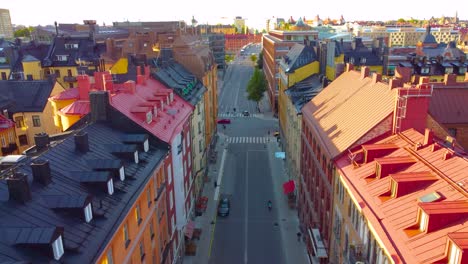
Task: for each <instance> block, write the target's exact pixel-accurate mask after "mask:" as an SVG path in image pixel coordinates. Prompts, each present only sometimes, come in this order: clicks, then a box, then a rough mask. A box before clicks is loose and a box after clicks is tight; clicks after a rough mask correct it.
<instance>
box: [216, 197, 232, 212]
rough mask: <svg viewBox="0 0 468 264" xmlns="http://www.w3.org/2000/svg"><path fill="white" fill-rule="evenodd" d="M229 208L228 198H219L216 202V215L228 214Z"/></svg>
mask: <svg viewBox="0 0 468 264" xmlns="http://www.w3.org/2000/svg"><path fill="white" fill-rule="evenodd" d="M230 208H231V202H230V201H229V198H223V199H221V200H220V201H219V204H218V215H219V216H228V215H229V209H230Z"/></svg>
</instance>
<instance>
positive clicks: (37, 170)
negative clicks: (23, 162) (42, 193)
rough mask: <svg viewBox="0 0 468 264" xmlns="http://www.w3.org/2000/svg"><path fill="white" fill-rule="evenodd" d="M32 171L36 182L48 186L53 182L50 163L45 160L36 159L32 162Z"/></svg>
mask: <svg viewBox="0 0 468 264" xmlns="http://www.w3.org/2000/svg"><path fill="white" fill-rule="evenodd" d="M31 169H32V175H33V179H34V181H37V182H39V183H41V184H44V185H48V184H49V183H51V182H52V174H51V172H50V165H49V161H48V160H45V159H40V158H39V159H35V160H33V161H32V162H31Z"/></svg>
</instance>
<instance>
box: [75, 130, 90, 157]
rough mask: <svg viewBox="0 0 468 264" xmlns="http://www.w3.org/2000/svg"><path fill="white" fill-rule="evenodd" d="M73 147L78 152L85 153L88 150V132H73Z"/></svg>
mask: <svg viewBox="0 0 468 264" xmlns="http://www.w3.org/2000/svg"><path fill="white" fill-rule="evenodd" d="M74 138H75V149H76V150H78V151H79V152H82V153H86V152H88V150H89V141H88V133H86V132H84V131H80V132H78V133H76V134H75V136H74Z"/></svg>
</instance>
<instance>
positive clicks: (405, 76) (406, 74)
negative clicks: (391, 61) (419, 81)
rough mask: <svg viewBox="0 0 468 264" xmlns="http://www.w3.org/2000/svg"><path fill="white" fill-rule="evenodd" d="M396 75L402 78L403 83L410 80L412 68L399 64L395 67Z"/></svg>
mask: <svg viewBox="0 0 468 264" xmlns="http://www.w3.org/2000/svg"><path fill="white" fill-rule="evenodd" d="M395 77H397V78H399V79H401V81H402V82H403V83H407V82H410V80H411V68H408V67H400V66H397V67H396V69H395Z"/></svg>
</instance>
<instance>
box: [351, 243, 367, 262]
mask: <svg viewBox="0 0 468 264" xmlns="http://www.w3.org/2000/svg"><path fill="white" fill-rule="evenodd" d="M363 251H364V246H363V245H362V244H358V245H350V246H349V257H348V260H349V262H348V263H353V264H354V263H362V264H367V263H368V262H367V260H366V257H365V256H364V252H363Z"/></svg>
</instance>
